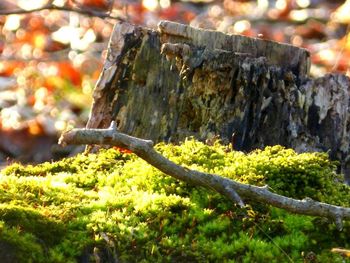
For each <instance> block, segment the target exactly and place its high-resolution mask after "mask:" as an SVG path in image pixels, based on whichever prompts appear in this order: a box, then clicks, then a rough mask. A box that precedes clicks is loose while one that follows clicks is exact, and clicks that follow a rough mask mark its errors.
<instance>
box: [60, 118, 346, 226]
mask: <svg viewBox="0 0 350 263" xmlns="http://www.w3.org/2000/svg"><path fill="white" fill-rule="evenodd" d="M59 144H61V145H66V144H97V145H113V146H118V147H121V148H125V149H128V150H131V151H132V152H134V153H135V154H136V155H137V156H139V157H140V158H142V159H144V160H145V161H146V162H148V163H149V164H151V165H153V166H154V167H156V168H158V169H159V170H161V171H162V172H164V173H165V174H167V175H170V176H172V177H174V178H176V179H179V180H181V181H184V182H187V183H190V184H193V185H199V186H203V187H205V188H208V189H212V190H214V191H216V192H218V193H220V194H223V195H225V196H227V197H228V198H229V199H230V200H231V201H233V202H235V203H237V204H239V205H240V206H243V205H244V204H243V201H242V199H246V200H254V201H257V202H261V203H265V204H269V205H272V206H274V207H278V208H282V209H285V210H287V211H289V212H293V213H297V214H303V215H310V216H320V217H327V218H330V219H332V220H334V221H335V223H336V225H337V227H338V229H340V230H341V229H342V220H343V219H350V208H346V207H341V206H336V205H330V204H326V203H322V202H317V201H314V200H312V199H310V198H305V199H303V200H297V199H293V198H289V197H286V196H282V195H278V194H275V193H272V192H270V191H269V190H268V187H267V186H264V187H259V186H254V185H248V184H243V183H239V182H236V181H234V180H231V179H229V178H225V177H221V176H218V175H216V174H208V173H203V172H198V171H195V170H190V169H187V168H184V167H182V166H180V165H177V164H175V163H173V162H171V161H170V160H168V159H166V158H165V157H164V156H162V155H161V154H159V153H158V152H157V151H156V150H154V148H153V142H152V141H150V140H143V139H139V138H136V137H132V136H129V135H126V134H123V133H121V132H118V131H117V129H116V126H115V124H114V122H112V124H111V127H109V128H108V129H73V130H70V131H67V132H65V133H63V134H62V135H61V138H60V139H59ZM241 198H242V199H241Z"/></svg>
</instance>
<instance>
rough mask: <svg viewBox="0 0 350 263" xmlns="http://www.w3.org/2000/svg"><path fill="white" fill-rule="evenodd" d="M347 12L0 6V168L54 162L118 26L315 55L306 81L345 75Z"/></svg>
mask: <svg viewBox="0 0 350 263" xmlns="http://www.w3.org/2000/svg"><path fill="white" fill-rule="evenodd" d="M349 8H350V0H347V1H344V0H332V1H331V0H223V1H218V0H187V1H178V0H173V1H171V0H93V1H92V0H35V1H34V0H32V1H29V0H14V1H12V0H11V1H10V0H3V1H1V2H0V31H1V34H0V57H1V59H0V163H1V162H5V160H6V158H7V157H10V158H14V159H17V160H21V161H35V162H40V161H44V160H48V159H52V158H53V157H55V155H54V153H53V152H52V149H51V148H52V145H54V144H55V141H56V139H57V138H56V137H57V135H58V134H59V133H61V132H62V131H63V130H65V129H67V128H69V127H71V126H75V127H82V126H84V125H85V123H86V121H87V118H88V112H89V107H90V105H91V101H92V97H91V94H92V90H93V86H94V84H95V82H96V80H97V79H98V76H99V73H100V71H101V68H102V64H103V57H104V56H105V54H106V47H107V41H108V38H109V36H110V34H111V32H112V29H113V25H114V24H115V23H116V22H118V21H121V20H124V21H128V22H131V23H134V24H141V25H146V26H148V27H156V25H157V23H158V21H159V20H161V19H167V20H173V21H178V22H181V23H186V24H190V25H192V26H195V27H202V28H208V29H214V30H219V31H222V32H226V33H229V34H243V35H247V36H251V37H259V38H263V39H270V40H275V41H281V42H286V43H291V44H293V45H297V46H300V47H304V48H307V49H308V50H310V51H311V54H312V57H311V58H312V62H313V65H312V67H311V74H312V75H313V76H320V75H323V74H325V73H327V72H336V71H338V72H342V73H346V74H347V71H348V68H349V61H350V60H349V55H350V35H349V30H348V25H349V22H350V15H349V12H348V10H349ZM33 9H35V10H37V11H36V12H31V10H33ZM69 10H74V12H71V11H69ZM1 14H2V15H1ZM21 138H22V139H21ZM37 145H39V148H40V150H39V151H34V150H33V148H35V147H36V146H37Z"/></svg>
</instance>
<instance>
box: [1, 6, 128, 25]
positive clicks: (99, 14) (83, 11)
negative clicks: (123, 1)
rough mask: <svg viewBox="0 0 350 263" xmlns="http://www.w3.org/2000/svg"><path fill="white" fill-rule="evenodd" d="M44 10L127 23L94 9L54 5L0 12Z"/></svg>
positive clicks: (6, 13) (9, 13)
mask: <svg viewBox="0 0 350 263" xmlns="http://www.w3.org/2000/svg"><path fill="white" fill-rule="evenodd" d="M43 10H58V11H69V12H75V13H79V14H82V15H86V16H94V17H99V18H110V19H115V20H118V21H125V20H124V19H123V18H121V17H116V16H112V15H110V14H109V12H101V11H95V10H92V9H83V8H76V7H68V6H57V5H54V4H51V3H49V4H46V5H43V6H41V7H38V8H33V9H29V10H26V9H12V10H11V9H9V10H0V15H21V14H30V13H34V12H39V11H43Z"/></svg>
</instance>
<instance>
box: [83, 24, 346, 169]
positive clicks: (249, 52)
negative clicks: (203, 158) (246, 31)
mask: <svg viewBox="0 0 350 263" xmlns="http://www.w3.org/2000/svg"><path fill="white" fill-rule="evenodd" d="M309 66H310V59H309V53H308V51H306V50H305V49H300V48H297V47H294V46H291V45H286V44H280V43H276V42H272V41H267V40H262V39H255V38H248V37H244V36H240V35H225V34H223V33H220V32H216V31H208V30H201V29H195V28H192V27H189V26H185V25H180V24H177V23H172V22H161V23H160V24H159V29H158V30H157V31H154V30H150V29H145V28H142V27H138V26H133V25H130V24H127V23H121V24H118V25H116V26H115V29H114V32H113V35H112V37H111V40H110V43H109V48H108V56H107V60H106V62H105V65H104V69H103V72H102V73H101V77H100V79H99V81H98V83H97V85H96V88H95V91H94V103H93V107H92V110H91V116H90V119H89V122H88V125H87V128H105V127H108V125H109V123H110V122H111V121H112V120H115V121H116V122H117V124H118V129H119V130H120V131H122V132H125V133H127V134H130V135H133V136H137V137H141V138H146V139H152V140H154V141H156V142H158V141H179V140H183V139H184V138H185V137H188V136H194V137H196V138H198V139H201V140H205V139H210V138H213V137H215V136H219V137H220V138H221V139H222V140H223V141H224V142H226V143H228V142H231V136H232V134H234V136H233V139H234V142H233V144H234V147H235V149H237V150H250V149H253V148H260V147H264V146H266V145H275V144H281V145H285V146H287V147H293V148H295V149H296V150H298V151H310V150H313V151H314V150H316V151H330V154H331V157H332V158H335V159H339V160H342V163H343V168H344V169H345V170H346V167H347V162H348V160H349V159H350V158H349V157H348V156H349V142H350V140H349V132H350V131H349V129H350V125H349V109H350V105H349V83H350V82H349V79H348V78H347V77H346V76H344V75H333V74H329V75H326V76H324V77H322V78H319V79H310V78H309V77H308V71H309Z"/></svg>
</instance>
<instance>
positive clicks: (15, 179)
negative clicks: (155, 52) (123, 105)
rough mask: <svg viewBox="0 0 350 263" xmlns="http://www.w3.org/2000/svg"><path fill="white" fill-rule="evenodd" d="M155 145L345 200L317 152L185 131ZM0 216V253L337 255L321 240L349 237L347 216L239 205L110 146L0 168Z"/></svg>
mask: <svg viewBox="0 0 350 263" xmlns="http://www.w3.org/2000/svg"><path fill="white" fill-rule="evenodd" d="M156 148H157V150H158V151H159V152H160V153H162V154H163V155H165V156H166V157H168V158H169V159H171V160H173V161H174V162H176V163H179V164H181V165H184V166H186V167H189V168H192V169H197V170H200V171H205V172H210V173H217V174H220V175H222V176H226V177H229V178H232V179H234V180H238V181H240V182H244V183H251V184H255V185H264V184H268V185H269V186H270V187H271V189H273V191H275V192H277V193H280V194H284V195H287V196H291V197H294V198H304V197H305V196H309V197H311V198H313V199H315V200H320V201H324V202H329V203H333V204H341V205H345V206H349V205H350V204H349V202H350V201H349V198H348V196H349V194H350V189H349V187H348V186H345V185H343V184H341V183H340V181H341V177H340V175H337V174H336V172H335V171H336V164H335V163H333V162H331V161H330V160H329V159H328V157H327V155H326V154H320V153H308V154H297V153H295V152H294V151H292V150H290V149H284V148H283V147H281V146H274V147H267V148H265V149H264V150H257V151H254V152H251V153H249V154H244V153H242V152H235V151H230V149H228V148H227V147H225V146H222V145H220V144H219V143H216V144H215V145H213V146H208V145H205V144H203V143H200V142H197V141H194V140H187V141H185V142H184V143H183V144H182V145H178V146H175V145H166V144H159V145H157V146H156ZM247 211H248V214H247ZM0 220H1V224H0V231H1V235H0V251H5V250H6V251H8V252H7V253H5V254H4V255H2V254H1V252H0V256H1V257H2V258H5V257H7V258H8V262H55V263H56V262H96V261H97V258H100V260H101V262H115V261H116V260H119V261H120V262H288V261H290V260H293V261H294V262H303V261H304V257H305V256H306V255H308V254H310V253H311V252H312V253H315V254H316V256H317V258H318V260H319V261H320V262H341V261H342V258H341V257H340V256H337V255H335V254H332V253H331V252H330V250H331V249H332V248H333V247H345V248H349V247H350V223H349V222H346V223H345V227H344V230H343V231H342V232H339V231H337V230H336V228H335V226H334V224H333V223H332V222H329V221H328V220H325V219H320V218H313V217H306V216H300V215H293V214H290V213H287V212H286V211H283V210H280V209H276V208H271V207H269V206H265V205H264V204H256V203H252V204H251V207H249V208H248V210H246V209H240V208H237V207H235V206H234V204H232V203H230V202H229V201H227V200H226V199H225V198H224V197H222V196H220V195H218V194H216V193H213V192H211V191H209V190H206V189H203V188H199V187H194V186H191V185H188V184H186V183H183V182H179V181H177V180H175V179H173V178H171V177H169V176H166V175H164V174H162V173H161V172H160V171H158V170H157V169H155V168H153V167H152V166H150V165H148V164H147V163H146V162H145V161H143V160H141V159H139V158H137V157H136V156H134V155H126V154H122V153H120V152H118V151H116V150H113V149H110V150H102V151H101V152H100V153H99V154H97V155H95V154H91V155H87V156H85V155H78V156H76V157H74V158H69V159H64V160H61V161H59V162H55V163H44V164H40V165H37V166H22V165H19V164H14V165H12V166H9V167H7V168H5V169H4V170H2V172H1V175H0Z"/></svg>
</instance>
